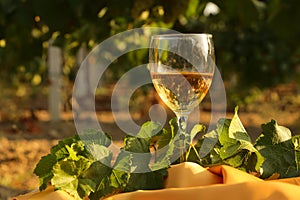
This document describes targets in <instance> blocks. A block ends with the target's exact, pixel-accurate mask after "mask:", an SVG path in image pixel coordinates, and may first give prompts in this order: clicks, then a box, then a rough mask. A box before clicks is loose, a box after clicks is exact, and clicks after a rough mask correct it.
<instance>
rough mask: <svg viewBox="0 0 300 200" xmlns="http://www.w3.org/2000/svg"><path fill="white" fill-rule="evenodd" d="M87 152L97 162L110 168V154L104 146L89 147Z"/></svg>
mask: <svg viewBox="0 0 300 200" xmlns="http://www.w3.org/2000/svg"><path fill="white" fill-rule="evenodd" d="M89 150H90V152H91V154H92V155H93V156H94V157H93V158H94V159H95V160H97V161H100V162H101V163H103V164H104V165H106V166H109V167H110V166H111V161H112V156H113V155H112V152H111V151H110V150H109V149H108V148H107V147H105V146H102V145H97V144H94V145H90V146H89Z"/></svg>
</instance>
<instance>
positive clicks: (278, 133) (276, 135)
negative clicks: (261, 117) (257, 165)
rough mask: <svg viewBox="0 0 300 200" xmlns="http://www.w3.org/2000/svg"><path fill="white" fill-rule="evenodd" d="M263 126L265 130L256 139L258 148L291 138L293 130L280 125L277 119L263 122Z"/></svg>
mask: <svg viewBox="0 0 300 200" xmlns="http://www.w3.org/2000/svg"><path fill="white" fill-rule="evenodd" d="M261 128H262V130H263V132H262V134H261V135H260V136H259V137H258V139H257V140H256V146H257V148H263V147H265V146H267V145H274V144H279V143H281V142H284V141H287V140H289V139H291V131H290V130H289V129H288V128H286V127H283V126H279V125H278V124H277V122H276V121H275V120H271V121H270V122H269V123H266V124H262V125H261Z"/></svg>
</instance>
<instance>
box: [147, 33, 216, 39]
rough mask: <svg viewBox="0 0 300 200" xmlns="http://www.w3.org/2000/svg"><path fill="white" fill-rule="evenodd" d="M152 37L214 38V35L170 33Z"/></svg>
mask: <svg viewBox="0 0 300 200" xmlns="http://www.w3.org/2000/svg"><path fill="white" fill-rule="evenodd" d="M151 37H152V38H153V39H160V38H178V37H208V38H212V34H210V33H168V34H158V35H152V36H151Z"/></svg>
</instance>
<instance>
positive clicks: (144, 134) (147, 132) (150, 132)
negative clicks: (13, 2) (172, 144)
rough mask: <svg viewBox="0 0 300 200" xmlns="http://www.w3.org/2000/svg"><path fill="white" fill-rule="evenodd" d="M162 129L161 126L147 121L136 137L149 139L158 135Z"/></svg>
mask: <svg viewBox="0 0 300 200" xmlns="http://www.w3.org/2000/svg"><path fill="white" fill-rule="evenodd" d="M161 129H162V125H161V124H160V123H158V122H154V121H148V122H145V123H144V124H143V125H142V127H141V129H140V131H139V132H138V134H137V135H136V137H140V138H151V137H152V136H154V135H156V134H158V133H159V131H160V130H161Z"/></svg>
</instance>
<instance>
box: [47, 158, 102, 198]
mask: <svg viewBox="0 0 300 200" xmlns="http://www.w3.org/2000/svg"><path fill="white" fill-rule="evenodd" d="M90 165H91V161H90V160H89V159H87V158H84V157H80V158H79V159H78V160H73V159H71V158H68V159H65V160H62V161H59V162H58V163H56V164H55V165H54V166H53V178H52V179H51V184H52V185H53V186H54V188H55V189H60V190H65V191H66V192H68V193H70V194H71V195H73V196H74V197H75V199H82V198H84V197H87V196H89V194H90V193H91V192H93V191H95V189H96V184H95V182H93V181H92V180H90V179H85V178H82V175H83V174H84V172H85V171H86V170H87V169H88V168H89V167H90Z"/></svg>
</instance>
